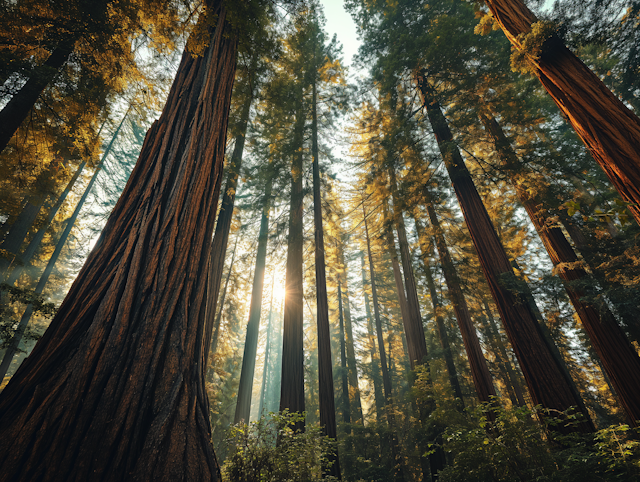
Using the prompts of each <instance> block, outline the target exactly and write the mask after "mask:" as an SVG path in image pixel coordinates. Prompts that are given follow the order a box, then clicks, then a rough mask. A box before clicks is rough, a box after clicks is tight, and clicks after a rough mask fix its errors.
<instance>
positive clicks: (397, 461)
mask: <svg viewBox="0 0 640 482" xmlns="http://www.w3.org/2000/svg"><path fill="white" fill-rule="evenodd" d="M362 216H363V220H364V231H365V237H366V240H367V253H368V258H369V277H370V281H371V298H372V300H371V301H372V302H373V314H374V319H375V324H376V335H377V338H378V351H379V353H380V368H381V370H382V388H383V390H384V400H385V409H386V412H387V422H388V424H389V431H390V432H391V436H390V443H391V455H392V457H393V464H394V466H393V473H394V480H395V482H403V481H404V473H403V464H402V456H401V455H400V446H399V444H398V438H397V435H396V423H395V416H394V413H393V407H392V404H393V395H392V392H391V376H390V374H389V367H388V365H387V354H386V351H385V348H384V336H383V333H382V321H381V319H380V305H379V304H378V290H377V288H376V274H375V270H374V267H373V254H372V253H371V240H370V238H369V225H368V223H367V212H366V210H365V207H364V201H363V203H362ZM396 263H397V262H396Z"/></svg>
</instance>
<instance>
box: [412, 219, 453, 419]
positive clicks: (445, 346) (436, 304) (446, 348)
mask: <svg viewBox="0 0 640 482" xmlns="http://www.w3.org/2000/svg"><path fill="white" fill-rule="evenodd" d="M414 221H415V223H416V229H417V230H418V238H419V240H420V249H421V251H422V262H423V264H424V274H425V276H426V278H427V287H428V288H429V294H430V296H431V303H432V304H433V314H434V318H435V319H436V327H437V330H438V338H439V340H440V346H441V347H442V353H443V354H444V361H445V365H446V366H447V373H448V374H449V383H450V384H451V388H452V389H453V396H454V398H455V399H456V401H457V402H458V403H457V404H456V405H457V407H458V408H459V409H464V398H463V396H462V389H461V388H460V381H459V380H458V372H457V370H456V366H455V364H454V363H453V353H452V352H451V344H450V343H449V335H448V334H447V329H446V327H445V324H444V320H443V318H442V304H441V303H440V299H439V298H438V292H437V290H436V285H435V283H434V281H433V275H432V274H431V267H430V263H429V254H428V252H427V250H426V249H425V247H426V244H425V243H426V238H425V234H424V227H423V226H422V223H421V221H420V220H419V219H418V218H417V217H415V218H414Z"/></svg>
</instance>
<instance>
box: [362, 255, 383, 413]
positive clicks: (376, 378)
mask: <svg viewBox="0 0 640 482" xmlns="http://www.w3.org/2000/svg"><path fill="white" fill-rule="evenodd" d="M360 260H361V263H362V291H363V292H364V308H365V313H366V315H367V333H368V335H369V344H370V347H371V348H370V350H369V354H370V356H371V372H372V373H371V379H372V381H373V394H374V398H375V403H376V421H377V422H378V423H380V422H381V421H382V412H383V410H384V398H383V395H382V387H381V386H380V381H381V380H380V362H379V359H378V357H377V356H376V342H375V340H374V338H375V335H374V333H373V320H372V319H371V307H370V305H369V294H368V293H367V289H366V286H367V272H366V270H365V265H364V251H363V252H361V257H360Z"/></svg>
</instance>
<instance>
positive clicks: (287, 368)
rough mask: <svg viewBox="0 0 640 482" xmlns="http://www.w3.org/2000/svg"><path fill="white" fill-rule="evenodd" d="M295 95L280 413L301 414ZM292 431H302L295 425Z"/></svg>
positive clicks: (300, 137)
mask: <svg viewBox="0 0 640 482" xmlns="http://www.w3.org/2000/svg"><path fill="white" fill-rule="evenodd" d="M294 95H295V96H296V98H295V99H296V100H295V103H296V107H295V112H296V121H295V125H294V132H293V147H294V154H293V158H292V160H291V204H290V206H289V239H288V243H287V244H288V246H287V265H286V274H285V298H284V322H283V323H284V331H283V335H282V382H281V387H280V411H283V410H285V409H288V410H289V411H290V412H300V413H302V412H304V407H305V402H304V340H303V332H302V322H303V305H302V301H303V291H302V289H303V288H302V280H303V272H302V253H303V240H304V239H303V236H302V229H303V225H302V214H303V199H304V192H303V190H302V145H303V142H304V123H305V113H304V110H303V106H302V88H301V87H299V88H298V91H297V92H295V93H294ZM295 429H296V430H304V423H298V424H297V425H296V426H295Z"/></svg>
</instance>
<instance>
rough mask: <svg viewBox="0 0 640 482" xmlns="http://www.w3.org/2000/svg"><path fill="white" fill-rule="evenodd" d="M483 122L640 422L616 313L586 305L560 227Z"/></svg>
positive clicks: (490, 122) (636, 380)
mask: <svg viewBox="0 0 640 482" xmlns="http://www.w3.org/2000/svg"><path fill="white" fill-rule="evenodd" d="M481 120H482V123H483V124H484V126H485V129H486V130H487V132H488V133H489V135H490V136H491V139H492V141H493V143H494V146H495V148H496V151H497V152H498V155H499V156H500V159H501V160H502V163H503V165H504V166H505V167H506V168H507V171H508V173H509V175H510V176H511V179H512V185H513V186H514V187H515V190H516V193H517V195H518V198H519V199H520V202H521V203H522V205H523V206H524V208H525V210H526V211H527V214H528V215H529V218H530V219H531V222H532V223H533V226H534V227H535V228H536V231H537V232H538V235H539V236H540V239H541V240H542V243H543V244H544V247H545V249H546V250H547V253H548V254H549V257H550V258H551V262H552V263H553V266H554V268H555V269H554V271H555V273H556V274H557V275H558V276H559V277H560V279H562V281H563V284H564V287H565V289H566V291H567V294H568V295H569V299H570V300H571V303H572V304H573V307H574V308H575V310H576V313H577V315H578V317H579V318H580V321H581V322H582V327H583V328H584V330H585V331H586V332H587V335H588V336H589V340H590V341H591V345H592V346H593V348H594V350H595V351H596V353H597V354H598V357H599V358H600V360H601V361H602V366H603V368H604V370H605V372H606V374H607V375H608V377H609V380H610V381H611V384H612V385H613V388H614V390H615V393H616V394H617V395H618V398H619V400H620V404H621V405H622V407H623V408H624V410H625V412H626V414H627V416H628V418H629V420H630V422H631V424H632V425H633V426H636V425H637V421H638V420H640V357H638V353H637V352H636V350H635V349H634V348H633V346H632V345H631V343H629V341H628V340H627V338H626V336H625V334H624V332H623V331H622V328H620V325H618V323H617V321H616V320H615V318H614V316H613V314H612V313H611V312H610V311H609V309H608V308H607V307H606V306H605V307H603V308H601V309H598V308H597V307H595V306H593V305H591V304H589V303H587V302H585V301H583V297H584V296H585V293H584V292H583V291H582V290H581V289H580V288H578V287H577V286H576V282H580V281H589V279H590V277H589V275H588V274H587V272H586V271H585V269H584V268H583V266H582V264H581V263H580V260H579V259H578V256H577V255H576V253H575V252H574V250H573V247H572V246H571V244H570V243H569V241H568V240H567V238H566V237H565V236H564V233H563V232H562V229H561V228H560V227H559V226H558V225H554V224H549V223H547V222H546V221H547V218H548V217H549V216H548V213H547V212H546V210H545V209H544V208H539V207H538V206H537V204H538V203H536V202H535V200H534V199H533V198H532V197H531V195H530V194H529V193H528V191H527V190H526V189H525V188H524V187H523V185H522V184H521V183H520V182H518V181H519V179H518V177H519V176H518V175H517V174H516V173H515V172H514V171H513V168H514V167H515V166H516V165H517V163H518V159H517V157H516V153H515V152H514V151H513V149H512V147H511V145H510V143H509V140H508V139H507V138H506V136H505V135H504V132H503V131H502V128H501V127H500V125H499V124H498V123H497V121H496V120H495V119H494V118H489V117H487V116H485V115H481Z"/></svg>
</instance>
